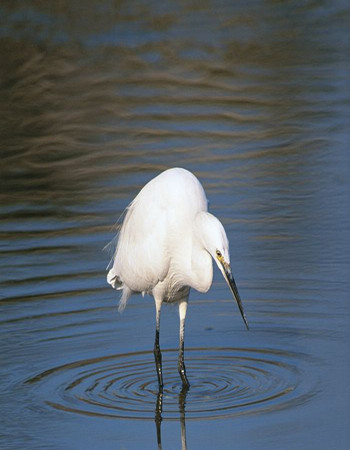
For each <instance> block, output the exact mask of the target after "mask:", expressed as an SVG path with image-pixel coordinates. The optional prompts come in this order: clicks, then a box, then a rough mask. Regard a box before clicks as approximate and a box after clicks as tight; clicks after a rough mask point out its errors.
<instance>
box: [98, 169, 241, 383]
mask: <svg viewBox="0 0 350 450" xmlns="http://www.w3.org/2000/svg"><path fill="white" fill-rule="evenodd" d="M212 259H214V260H215V262H216V263H217V265H218V267H219V269H220V271H221V272H222V273H223V275H224V277H225V279H226V281H227V282H228V284H229V286H230V288H231V290H232V292H233V294H234V296H235V298H236V300H237V302H238V305H239V307H240V310H241V313H242V317H243V319H244V321H245V323H246V325H247V322H246V319H245V316H244V313H243V309H242V304H241V301H240V298H239V294H238V291H237V288H236V285H235V283H234V280H233V277H232V273H231V269H230V256H229V244H228V240H227V237H226V233H225V230H224V228H223V226H222V224H221V223H220V221H219V220H218V219H217V218H216V217H214V216H213V215H212V214H210V213H209V212H208V206H207V199H206V196H205V192H204V190H203V187H202V185H201V184H200V182H199V181H198V179H197V178H196V177H195V176H194V175H193V174H192V173H191V172H189V171H187V170H185V169H181V168H174V169H169V170H166V171H165V172H162V173H161V174H160V175H158V176H157V177H155V178H154V179H153V180H151V181H150V182H149V183H147V184H146V185H145V186H144V187H143V189H141V191H140V192H139V194H138V195H137V196H136V197H135V199H134V200H133V201H132V202H131V203H130V205H129V206H128V208H127V210H126V214H125V218H124V221H123V224H122V226H121V229H120V232H119V236H118V242H117V245H116V250H115V255H114V259H113V265H112V268H111V269H110V270H109V272H108V275H107V281H108V283H109V284H111V285H112V286H113V287H114V288H116V289H122V290H123V294H122V297H121V300H120V306H119V309H120V310H122V309H124V308H125V306H126V303H127V300H128V298H129V296H130V295H131V294H132V293H133V292H141V293H147V294H151V295H153V296H154V298H155V302H156V311H157V321H156V324H157V328H156V344H155V355H156V364H157V353H158V354H159V355H158V356H159V357H158V359H159V358H160V350H159V342H158V341H157V336H158V338H159V321H160V308H161V305H162V303H163V301H165V302H178V303H179V311H180V356H179V371H180V375H181V376H182V380H183V383H184V385H185V386H189V384H188V380H187V377H186V373H185V367H184V364H183V330H184V322H185V316H186V309H187V302H188V295H189V291H190V288H194V289H196V290H198V291H200V292H206V291H207V290H208V289H209V288H210V286H211V283H212V278H213V267H212ZM181 329H182V332H181ZM181 347H182V354H181ZM156 348H158V350H157V351H156ZM181 360H182V364H181ZM158 363H159V361H158ZM180 366H181V367H180ZM157 370H158V381H159V385H160V386H162V385H163V381H162V376H161V362H160V365H159V364H157Z"/></svg>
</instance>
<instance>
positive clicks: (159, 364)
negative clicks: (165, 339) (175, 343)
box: [154, 330, 163, 391]
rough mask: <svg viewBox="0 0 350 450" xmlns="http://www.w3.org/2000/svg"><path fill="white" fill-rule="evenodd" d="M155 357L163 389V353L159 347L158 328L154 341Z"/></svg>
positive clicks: (160, 385)
mask: <svg viewBox="0 0 350 450" xmlns="http://www.w3.org/2000/svg"><path fill="white" fill-rule="evenodd" d="M154 359H155V362H156V369H157V376H158V385H159V390H160V391H161V390H162V389H163V374H162V353H161V351H160V347H159V330H156V339H155V342H154Z"/></svg>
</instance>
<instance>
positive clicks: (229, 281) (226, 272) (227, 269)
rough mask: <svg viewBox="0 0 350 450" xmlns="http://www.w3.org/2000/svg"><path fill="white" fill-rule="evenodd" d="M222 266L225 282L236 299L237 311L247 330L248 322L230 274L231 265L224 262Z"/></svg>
mask: <svg viewBox="0 0 350 450" xmlns="http://www.w3.org/2000/svg"><path fill="white" fill-rule="evenodd" d="M222 266H223V269H224V275H225V279H226V282H227V284H228V285H229V288H230V289H231V292H232V294H233V296H234V298H235V299H236V302H237V305H238V308H239V311H240V313H241V316H242V319H243V321H244V323H245V326H246V327H247V330H249V326H248V322H247V319H246V316H245V314H244V310H243V304H242V300H241V297H240V296H239V292H238V289H237V286H236V283H235V279H234V278H233V275H232V271H231V267H230V265H229V264H226V263H224V264H222Z"/></svg>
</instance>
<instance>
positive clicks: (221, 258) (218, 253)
mask: <svg viewBox="0 0 350 450" xmlns="http://www.w3.org/2000/svg"><path fill="white" fill-rule="evenodd" d="M216 257H217V259H218V260H219V261H222V260H223V259H224V257H223V256H222V253H221V252H220V250H216Z"/></svg>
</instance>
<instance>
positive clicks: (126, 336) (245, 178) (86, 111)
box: [0, 0, 350, 449]
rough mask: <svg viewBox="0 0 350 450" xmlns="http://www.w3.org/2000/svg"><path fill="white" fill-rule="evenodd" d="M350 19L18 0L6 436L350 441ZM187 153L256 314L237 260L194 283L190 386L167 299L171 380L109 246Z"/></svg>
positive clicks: (1, 179)
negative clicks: (234, 291)
mask: <svg viewBox="0 0 350 450" xmlns="http://www.w3.org/2000/svg"><path fill="white" fill-rule="evenodd" d="M349 23H350V12H349V4H348V2H347V1H340V0H339V1H319V2H314V1H311V0H306V1H301V2H297V1H268V0H266V1H263V0H261V1H258V0H257V1H251V2H245V1H234V2H232V1H215V2H214V1H194V2H182V1H179V2H171V1H164V2H152V1H144V2H143V1H128V2H123V1H107V0H102V1H100V0H99V1H97V0H96V1H86V2H77V1H69V2H68V1H65V0H63V1H59V2H43V1H34V0H32V1H23V0H22V1H11V2H10V1H3V2H2V3H1V5H0V81H1V84H0V99H1V102H0V127H1V128H0V145H1V175H0V183H1V191H0V203H1V225H0V239H1V241H0V242H1V253H0V277H1V278H0V333H1V352H0V353H1V357H0V358H1V365H0V381H1V400H0V413H1V421H0V447H1V448H4V449H18V448H25V449H79V448H84V449H152V448H157V445H158V444H160V440H161V443H162V446H163V448H164V449H175V448H186V445H187V448H188V449H213V448H220V449H233V448H234V449H299V448H307V449H330V448H332V449H347V448H349V446H350V431H349V430H350V421H349V415H350V388H349V379H350V356H349V344H350V317H349V313H350V306H349V288H350V282H349V280H350V276H349V275H350V274H349V267H350V264H349V262H350V261H349V260H350V231H349V230H350V228H349V222H350V215H349V206H350V204H349V203H350V181H349V173H350V172H349V169H350V154H349V152H350V148H349V122H350V121H349V115H350V108H349V104H350V103H349V100H350V98H349V97H350V90H349V76H350V70H349V69H350V63H349V54H350V44H349V42H350V41H349ZM172 166H180V167H185V168H187V169H189V170H191V171H193V172H194V173H195V174H196V175H197V176H198V177H199V179H200V180H201V181H202V183H203V186H204V188H205V190H206V192H207V196H208V198H209V200H210V207H211V211H212V212H213V213H214V214H216V215H217V216H218V217H219V218H220V219H221V220H222V222H223V223H224V225H225V228H226V230H227V234H228V237H229V240H230V242H231V257H232V266H233V271H234V274H235V278H236V281H237V284H238V287H239V290H240V293H241V296H242V298H243V302H244V305H245V310H246V314H247V317H248V320H249V323H250V325H251V331H250V332H247V331H246V330H245V328H244V325H243V322H242V321H241V318H240V317H239V314H238V312H237V307H236V305H235V304H234V303H233V301H232V299H231V297H230V293H229V291H228V289H227V287H226V286H225V283H224V281H223V280H222V279H221V277H220V276H219V275H218V274H217V273H216V275H215V278H214V283H213V286H212V289H211V290H210V291H209V292H208V293H207V294H205V295H202V294H199V293H197V292H192V294H191V297H190V306H189V311H188V319H187V329H186V349H187V352H186V361H187V369H188V376H189V379H190V381H191V384H192V388H191V390H190V391H189V392H188V394H187V395H186V396H184V395H182V394H181V384H180V380H179V376H178V374H177V366H176V347H177V341H178V317H177V311H176V309H175V308H164V310H163V314H162V329H161V346H162V348H163V350H164V353H163V361H164V362H163V364H164V376H165V383H166V386H165V390H164V395H163V397H162V398H161V399H160V398H159V395H157V394H158V392H157V383H156V376H155V371H154V365H153V354H152V348H153V338H154V306H153V301H152V299H151V298H147V297H145V298H142V297H134V298H132V299H131V301H130V303H129V305H128V308H127V309H126V311H125V312H124V314H123V315H119V314H118V313H117V302H118V294H117V293H116V292H115V291H113V290H112V289H110V288H109V287H108V286H107V284H106V281H105V275H106V274H105V268H106V266H107V263H108V255H107V254H105V253H104V252H103V251H102V249H103V247H104V246H105V245H106V244H107V243H108V242H109V241H110V240H111V239H112V237H113V235H114V233H115V230H113V228H112V226H113V224H114V223H115V222H116V220H117V219H118V217H119V216H120V214H121V213H122V211H123V209H124V208H125V206H126V205H127V204H128V203H129V202H130V201H131V200H132V198H133V197H134V195H135V194H136V193H137V192H138V190H139V189H140V188H141V187H142V186H143V185H144V183H145V182H147V181H148V180H150V179H151V178H152V177H154V176H155V175H156V174H158V173H159V172H160V171H161V170H163V169H166V168H168V167H172ZM160 403H161V404H160ZM160 417H161V418H162V419H163V420H162V421H161V420H160Z"/></svg>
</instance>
